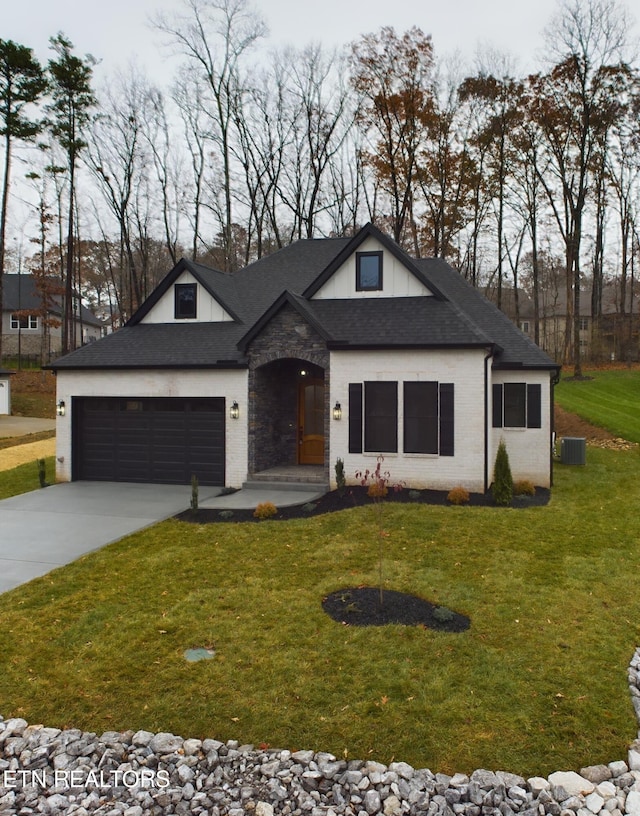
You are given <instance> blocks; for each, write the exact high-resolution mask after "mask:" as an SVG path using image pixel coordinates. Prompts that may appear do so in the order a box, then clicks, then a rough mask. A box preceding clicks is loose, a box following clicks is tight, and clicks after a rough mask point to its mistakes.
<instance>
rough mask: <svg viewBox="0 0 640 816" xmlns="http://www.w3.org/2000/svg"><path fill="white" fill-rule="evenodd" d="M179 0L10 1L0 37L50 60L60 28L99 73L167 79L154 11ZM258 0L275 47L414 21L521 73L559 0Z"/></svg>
mask: <svg viewBox="0 0 640 816" xmlns="http://www.w3.org/2000/svg"><path fill="white" fill-rule="evenodd" d="M180 5H181V1H180V0H55V1H54V0H5V6H4V9H3V13H2V18H1V20H2V22H1V25H0V37H1V38H2V39H5V40H14V41H15V42H18V43H20V44H22V45H27V46H30V47H31V48H33V49H34V51H35V53H36V54H37V56H38V57H39V58H40V60H41V61H46V60H47V59H49V57H50V56H51V53H50V51H49V50H48V42H49V37H50V36H52V35H54V34H56V33H57V32H58V31H62V32H64V33H65V34H66V35H67V36H68V37H69V38H70V39H71V40H72V42H73V43H74V45H75V47H76V53H77V54H79V55H83V54H86V53H91V54H93V56H95V57H96V58H98V59H100V60H101V62H102V64H101V67H100V69H99V71H98V72H97V77H99V76H100V75H102V74H103V73H107V74H110V73H112V72H113V71H114V70H115V69H116V68H126V66H127V64H128V63H129V62H130V60H131V58H132V57H134V55H135V57H136V60H137V62H138V63H139V65H140V66H141V67H144V68H146V70H147V72H148V74H149V76H150V78H151V79H152V80H154V79H155V80H156V81H157V82H158V84H163V83H164V81H165V80H166V79H167V78H168V77H169V76H170V74H171V73H172V72H171V71H168V70H167V59H166V56H167V55H166V52H163V49H162V44H161V39H160V36H159V34H158V32H157V31H154V30H153V28H152V27H151V26H150V25H149V18H150V17H151V15H152V14H153V13H154V12H156V11H160V10H163V11H168V12H170V11H171V9H172V8H178V7H180ZM253 5H254V6H255V8H256V9H257V10H258V11H259V12H261V14H262V15H263V17H264V19H265V21H266V23H267V25H268V27H269V31H270V35H269V41H268V44H270V45H273V46H282V45H295V46H304V45H307V44H309V43H310V42H320V43H322V44H323V45H326V46H341V45H344V44H346V43H349V42H351V41H352V40H355V39H357V38H358V37H359V36H360V35H362V34H366V33H370V32H374V31H377V30H379V29H380V28H381V27H382V26H384V25H390V26H393V27H394V28H395V29H396V31H397V32H403V31H405V30H407V29H408V28H410V27H411V26H413V25H416V26H418V27H419V28H421V29H422V30H423V31H424V32H425V33H427V34H431V35H432V37H433V43H434V46H435V51H436V55H437V56H438V57H440V56H444V55H446V54H450V53H452V52H455V51H456V50H458V51H459V52H460V53H461V54H462V56H463V58H464V59H465V60H466V61H468V62H469V64H471V63H472V61H473V57H474V54H475V52H476V50H477V48H478V46H489V47H491V48H494V49H497V50H498V51H500V52H507V53H509V54H510V55H511V56H512V57H513V58H514V60H516V65H517V66H518V72H525V71H529V70H533V69H534V68H535V67H537V64H538V63H537V56H538V54H539V52H540V49H541V47H542V30H543V28H544V27H545V25H547V23H548V22H549V19H550V18H551V16H552V15H553V13H554V12H555V10H556V9H557V0H526V2H523V0H483V1H482V2H479V0H449V2H446V0H444V2H443V0H319V2H309V0H307V2H306V3H304V2H300V0H258V1H257V2H254V4H253Z"/></svg>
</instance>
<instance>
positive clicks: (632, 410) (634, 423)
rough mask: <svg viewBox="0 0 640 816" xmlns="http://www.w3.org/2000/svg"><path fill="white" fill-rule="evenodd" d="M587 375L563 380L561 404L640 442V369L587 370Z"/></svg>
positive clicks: (559, 390)
mask: <svg viewBox="0 0 640 816" xmlns="http://www.w3.org/2000/svg"><path fill="white" fill-rule="evenodd" d="M584 374H585V377H586V379H582V380H574V379H572V378H571V377H570V376H569V377H563V378H562V379H561V380H560V382H559V383H558V385H557V386H556V389H555V393H556V400H557V402H558V404H559V405H561V406H562V407H563V408H564V409H565V410H566V411H571V412H572V413H574V414H579V415H580V416H581V417H582V418H583V419H586V420H588V421H589V422H591V423H593V424H594V425H598V426H599V427H601V428H607V430H609V431H611V432H612V433H614V434H616V435H617V436H620V437H622V438H623V439H627V440H629V441H630V442H640V410H638V408H639V406H640V368H638V366H633V367H625V368H610V369H588V370H585V372H584Z"/></svg>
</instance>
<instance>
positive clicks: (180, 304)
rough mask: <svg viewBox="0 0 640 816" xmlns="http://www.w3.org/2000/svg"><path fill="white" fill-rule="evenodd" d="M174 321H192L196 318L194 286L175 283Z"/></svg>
mask: <svg viewBox="0 0 640 816" xmlns="http://www.w3.org/2000/svg"><path fill="white" fill-rule="evenodd" d="M175 298H176V302H175V319H176V320H189V319H191V320H193V319H194V318H195V317H196V305H197V301H196V284H195V283H176V285H175Z"/></svg>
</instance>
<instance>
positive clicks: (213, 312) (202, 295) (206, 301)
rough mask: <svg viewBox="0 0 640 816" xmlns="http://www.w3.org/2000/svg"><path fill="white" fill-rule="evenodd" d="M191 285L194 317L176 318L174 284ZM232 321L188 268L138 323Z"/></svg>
mask: <svg viewBox="0 0 640 816" xmlns="http://www.w3.org/2000/svg"><path fill="white" fill-rule="evenodd" d="M185 285H192V286H195V292H196V310H195V311H196V316H195V318H176V289H175V287H176V286H185ZM228 321H233V317H232V316H231V315H230V314H229V312H228V311H227V310H226V309H225V308H224V307H223V306H222V305H221V304H220V303H219V302H218V301H217V300H216V299H215V297H213V295H212V294H211V293H210V292H209V291H208V290H207V289H206V288H205V287H204V286H203V285H202V283H201V282H200V281H199V280H198V279H197V278H196V277H195V275H193V274H192V273H191V272H190V271H189V270H185V271H183V272H182V274H181V275H179V276H178V277H177V278H176V279H175V281H173V283H172V285H171V286H169V287H168V288H167V290H166V291H165V292H164V293H163V294H162V295H161V297H160V298H159V299H158V301H157V302H156V303H155V304H154V305H153V307H152V308H151V309H150V310H149V312H148V313H147V314H145V315H144V317H143V318H142V319H141V320H140V323H181V324H184V323H226V322H228Z"/></svg>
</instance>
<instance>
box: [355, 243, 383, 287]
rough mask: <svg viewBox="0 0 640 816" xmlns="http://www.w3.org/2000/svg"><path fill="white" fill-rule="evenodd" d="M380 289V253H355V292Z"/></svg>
mask: <svg viewBox="0 0 640 816" xmlns="http://www.w3.org/2000/svg"><path fill="white" fill-rule="evenodd" d="M381 289H382V252H356V291H358V292H375V291H379V290H381Z"/></svg>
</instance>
